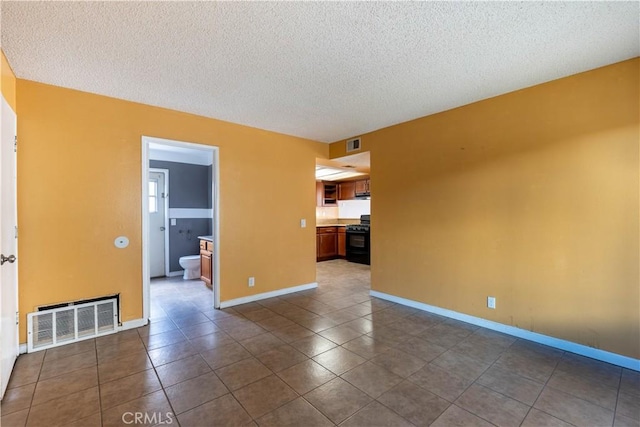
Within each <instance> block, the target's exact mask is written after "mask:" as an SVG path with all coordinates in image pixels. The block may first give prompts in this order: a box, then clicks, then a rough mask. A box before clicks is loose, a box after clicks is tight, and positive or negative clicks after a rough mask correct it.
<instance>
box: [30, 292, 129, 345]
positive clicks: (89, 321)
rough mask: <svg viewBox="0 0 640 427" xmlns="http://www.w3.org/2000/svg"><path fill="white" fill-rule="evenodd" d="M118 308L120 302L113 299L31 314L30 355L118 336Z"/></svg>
mask: <svg viewBox="0 0 640 427" xmlns="http://www.w3.org/2000/svg"><path fill="white" fill-rule="evenodd" d="M117 307H118V305H117V299H116V298H112V299H107V300H101V301H92V302H88V303H84V304H77V305H70V306H65V307H60V308H53V309H49V310H43V311H38V312H35V313H29V314H27V328H28V336H27V351H28V352H33V351H38V350H44V349H47V348H51V347H57V346H60V345H63V344H68V343H72V342H76V341H82V340H85V339H88V338H94V337H97V336H101V335H106V334H112V333H114V332H117V327H118V309H117Z"/></svg>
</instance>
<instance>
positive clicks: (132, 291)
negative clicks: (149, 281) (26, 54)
mask: <svg viewBox="0 0 640 427" xmlns="http://www.w3.org/2000/svg"><path fill="white" fill-rule="evenodd" d="M17 93H18V98H19V104H18V105H19V110H18V115H19V117H20V120H19V122H18V134H19V135H20V152H19V153H18V212H19V218H18V220H19V224H20V245H19V256H20V267H19V268H20V270H19V274H20V295H19V296H20V313H23V314H26V313H29V312H32V311H33V309H34V307H36V306H38V305H42V304H51V303H55V302H59V301H68V300H76V299H80V298H88V297H92V296H99V295H105V294H111V293H117V292H119V293H121V296H122V320H123V321H127V320H132V319H137V318H141V317H142V269H141V262H142V247H141V244H142V243H141V187H140V185H141V137H142V135H147V136H155V137H160V138H166V139H173V140H180V141H188V142H196V143H201V144H208V145H214V146H218V147H220V151H219V153H220V242H221V243H220V245H221V247H220V263H221V269H220V283H221V293H220V294H221V301H226V300H230V299H234V298H239V297H243V296H248V295H250V294H256V293H262V292H268V291H272V290H276V289H280V288H285V287H290V286H296V285H301V284H306V283H311V282H314V281H315V229H314V227H307V228H304V229H301V228H300V226H299V224H300V219H301V218H307V219H308V220H311V223H313V218H314V217H315V178H314V170H315V159H316V157H325V158H326V157H327V156H328V154H329V148H328V145H326V144H321V143H317V142H313V141H309V140H303V139H300V138H294V137H290V136H285V135H281V134H277V133H273V132H268V131H263V130H258V129H254V128H249V127H246V126H240V125H235V124H231V123H227V122H222V121H219V120H214V119H208V118H204V117H199V116H195V115H190V114H186V113H180V112H176V111H171V110H166V109H161V108H156V107H151V106H147V105H141V104H136V103H132V102H127V101H122V100H117V99H113V98H107V97H104V96H99V95H94V94H89V93H84V92H79V91H74V90H69V89H64V88H60V87H55V86H49V85H44V84H40V83H35V82H31V81H25V80H21V79H18V82H17ZM119 235H126V236H128V237H129V239H130V242H131V243H130V245H129V247H128V248H126V249H124V250H120V249H116V248H115V247H114V246H113V240H114V238H115V237H116V236H119ZM249 276H255V278H256V284H255V287H254V288H248V287H247V278H248V277H249ZM24 320H25V317H24V316H23V318H22V321H23V322H24ZM25 323H26V322H25ZM25 323H23V324H25ZM21 334H22V335H21V341H22V342H24V341H25V328H24V327H23V328H21Z"/></svg>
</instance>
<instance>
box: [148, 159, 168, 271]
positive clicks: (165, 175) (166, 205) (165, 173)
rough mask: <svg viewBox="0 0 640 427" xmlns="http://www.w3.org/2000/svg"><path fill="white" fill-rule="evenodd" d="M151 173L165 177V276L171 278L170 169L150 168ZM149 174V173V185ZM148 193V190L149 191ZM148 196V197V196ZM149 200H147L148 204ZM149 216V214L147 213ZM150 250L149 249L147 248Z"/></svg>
mask: <svg viewBox="0 0 640 427" xmlns="http://www.w3.org/2000/svg"><path fill="white" fill-rule="evenodd" d="M149 172H156V173H161V174H163V175H164V188H163V189H162V191H163V193H164V194H165V197H164V275H165V276H166V277H169V270H170V269H169V169H162V168H149ZM148 182H149V174H148V173H147V183H148ZM147 191H148V190H147ZM147 196H148V195H147ZM148 202H149V199H148V198H147V203H148ZM147 215H148V213H147ZM147 250H149V248H147Z"/></svg>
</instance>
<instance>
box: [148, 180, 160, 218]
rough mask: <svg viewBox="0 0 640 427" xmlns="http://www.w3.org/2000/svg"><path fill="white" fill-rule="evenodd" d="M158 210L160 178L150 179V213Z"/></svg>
mask: <svg viewBox="0 0 640 427" xmlns="http://www.w3.org/2000/svg"><path fill="white" fill-rule="evenodd" d="M156 212H158V180H157V179H150V180H149V213H156Z"/></svg>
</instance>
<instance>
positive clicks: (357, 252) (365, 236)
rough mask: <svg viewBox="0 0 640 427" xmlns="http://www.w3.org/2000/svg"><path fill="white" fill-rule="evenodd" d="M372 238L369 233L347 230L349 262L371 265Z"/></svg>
mask: <svg viewBox="0 0 640 427" xmlns="http://www.w3.org/2000/svg"><path fill="white" fill-rule="evenodd" d="M369 246H370V238H369V232H368V231H352V230H347V261H350V262H357V263H360V264H367V265H369V264H370V262H371V255H370V248H369Z"/></svg>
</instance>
